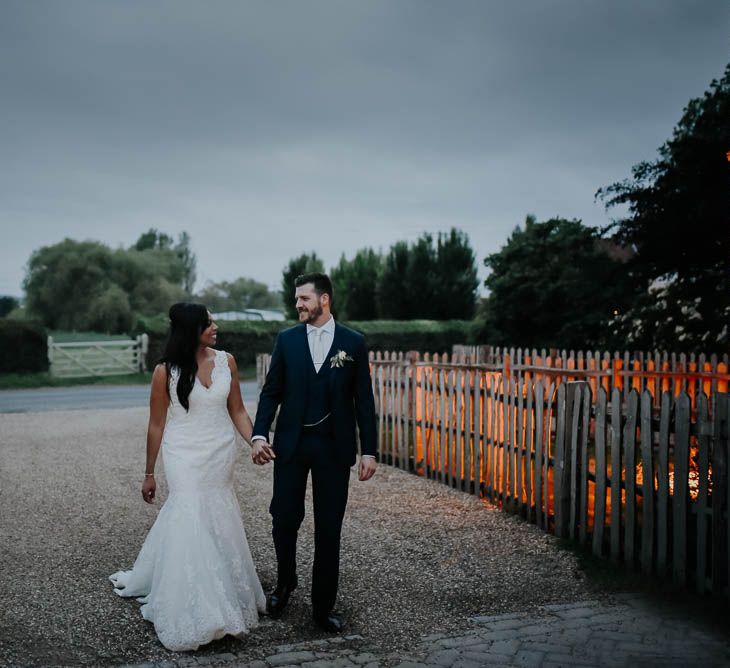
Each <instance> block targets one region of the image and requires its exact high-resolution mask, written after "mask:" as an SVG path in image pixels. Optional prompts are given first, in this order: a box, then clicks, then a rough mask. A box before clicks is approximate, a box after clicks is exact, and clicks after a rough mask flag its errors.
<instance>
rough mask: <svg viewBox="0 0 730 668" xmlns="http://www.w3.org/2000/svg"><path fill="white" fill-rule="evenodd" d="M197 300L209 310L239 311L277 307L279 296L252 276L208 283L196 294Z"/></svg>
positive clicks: (279, 300)
mask: <svg viewBox="0 0 730 668" xmlns="http://www.w3.org/2000/svg"><path fill="white" fill-rule="evenodd" d="M196 299H197V300H199V301H201V302H202V303H203V304H205V305H206V306H207V307H208V308H209V309H210V310H211V311H240V310H242V309H247V308H260V309H279V308H281V306H282V304H281V297H280V295H279V294H278V293H275V292H270V291H269V289H268V287H266V284H265V283H260V282H259V281H256V280H254V279H252V278H243V277H242V278H237V279H236V280H235V281H221V282H220V283H208V284H207V285H206V286H205V288H203V290H202V291H201V292H200V293H199V294H198V295H197V297H196Z"/></svg>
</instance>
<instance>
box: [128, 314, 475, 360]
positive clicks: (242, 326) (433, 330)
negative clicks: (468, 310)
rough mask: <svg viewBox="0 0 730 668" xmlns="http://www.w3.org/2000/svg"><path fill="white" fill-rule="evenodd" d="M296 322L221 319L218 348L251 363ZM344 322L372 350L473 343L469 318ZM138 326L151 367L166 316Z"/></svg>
mask: <svg viewBox="0 0 730 668" xmlns="http://www.w3.org/2000/svg"><path fill="white" fill-rule="evenodd" d="M294 324H295V323H294V322H292V321H288V322H280V321H266V322H257V321H250V320H241V321H235V322H228V321H222V322H219V323H218V326H219V328H220V329H219V330H218V347H219V348H220V349H222V350H225V351H227V352H229V353H231V354H232V355H233V356H234V357H235V358H236V362H237V364H238V365H239V366H250V365H252V364H254V363H255V362H256V355H258V354H259V353H270V352H271V351H272V350H273V348H274V340H275V339H276V335H277V334H278V333H279V332H280V331H281V330H282V329H286V328H287V327H291V326H293V325H294ZM344 324H345V325H347V326H348V327H351V328H352V329H354V330H356V331H358V332H361V333H362V334H364V335H365V340H366V342H367V345H368V348H369V349H370V350H389V351H393V350H395V351H401V350H402V351H404V352H406V351H409V350H417V351H419V352H421V353H424V352H429V353H443V352H449V353H450V352H451V346H453V345H454V344H470V343H474V324H473V323H472V322H471V321H466V320H446V321H439V320H403V321H401V320H368V321H357V322H355V321H353V322H345V323H344ZM137 326H138V327H139V328H140V330H139V331H140V332H142V331H146V332H147V334H149V337H150V339H149V352H148V354H147V364H148V368H149V369H152V368H153V367H154V365H155V364H157V362H158V361H159V359H160V357H162V353H163V350H164V348H165V341H166V340H167V324H166V319H165V318H154V319H153V318H148V319H145V320H140V321H139V322H138V325H137Z"/></svg>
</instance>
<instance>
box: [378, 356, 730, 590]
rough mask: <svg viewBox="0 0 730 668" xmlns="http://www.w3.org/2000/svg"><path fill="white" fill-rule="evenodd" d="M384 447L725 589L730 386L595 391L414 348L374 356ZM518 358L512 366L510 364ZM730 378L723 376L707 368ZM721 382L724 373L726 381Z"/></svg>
mask: <svg viewBox="0 0 730 668" xmlns="http://www.w3.org/2000/svg"><path fill="white" fill-rule="evenodd" d="M371 367H372V377H373V392H374V395H375V399H376V409H377V415H378V428H379V443H380V457H381V459H382V460H384V461H386V462H388V463H390V464H393V465H394V466H398V467H400V468H403V469H406V470H411V471H414V472H416V473H418V474H420V475H424V476H427V477H429V478H432V479H435V480H439V481H441V482H444V483H446V484H449V485H451V486H453V487H456V488H458V489H462V490H464V491H466V492H469V493H474V494H478V495H481V496H483V497H485V498H487V499H489V500H490V501H492V502H493V503H495V504H497V505H499V506H501V507H502V508H503V509H504V510H506V511H508V512H512V513H516V514H519V515H521V516H522V517H523V518H524V519H526V520H527V521H530V522H533V523H535V524H537V525H538V526H539V527H541V528H543V529H545V530H547V531H550V532H553V533H555V534H556V535H558V536H561V537H566V538H572V539H575V540H577V541H579V542H580V543H581V544H584V545H589V546H590V547H591V549H592V550H593V552H594V553H595V554H596V555H599V556H610V557H611V558H612V559H613V560H615V561H617V562H622V563H624V564H625V565H626V566H628V567H629V568H631V569H636V570H640V571H642V572H644V573H647V574H657V575H660V576H667V577H671V578H672V579H673V580H674V582H675V583H676V584H678V585H687V584H692V585H693V586H694V587H695V588H696V589H697V591H700V592H704V591H712V592H717V593H721V594H728V593H729V592H728V582H729V581H730V571H729V569H730V560H729V559H728V554H730V530H729V527H728V523H729V521H730V517H729V515H728V507H729V506H730V486H729V485H728V466H727V462H728V454H729V453H728V450H729V449H730V439H729V437H728V413H729V412H730V395H728V394H727V393H726V392H717V391H716V392H713V393H712V394H711V395H710V397H708V396H707V395H706V394H705V393H704V392H700V393H698V394H696V396H695V402H694V407H693V402H692V401H691V400H690V396H689V393H688V392H687V390H686V389H681V390H680V391H679V393H678V394H677V395H676V396H673V395H672V393H670V392H668V391H667V392H662V393H661V394H660V396H659V402H658V403H659V408H658V410H657V409H656V408H655V403H656V402H655V397H654V396H653V395H652V393H651V392H650V391H649V390H648V389H644V390H642V391H641V392H639V391H638V390H636V389H634V388H631V389H630V390H629V391H628V393H626V399H625V400H624V392H623V389H622V388H621V389H620V388H618V387H614V388H613V389H612V390H611V391H610V392H607V391H606V390H605V388H604V387H603V385H602V384H599V387H598V390H597V393H596V394H595V395H594V393H593V391H592V389H591V385H590V383H589V382H588V381H587V380H580V381H573V380H569V379H568V377H567V376H566V375H559V374H548V375H546V376H545V377H540V378H535V375H534V374H533V375H530V374H528V373H526V372H525V369H522V372H523V373H508V372H505V370H504V369H501V370H495V369H490V368H489V367H490V365H470V364H465V363H458V362H457V363H453V362H451V363H450V362H448V361H444V360H443V358H441V359H439V357H438V356H437V355H434V356H433V358H430V357H428V356H427V357H426V359H424V360H423V361H421V360H419V358H418V356H417V355H416V354H411V355H410V356H409V355H405V356H404V355H402V354H399V355H395V354H393V355H388V354H385V355H381V354H377V355H373V356H371ZM512 370H513V371H515V370H514V367H513V369H512ZM715 380H716V381H718V382H725V383H726V382H727V378H724V377H720V378H717V379H715ZM725 387H726V385H725Z"/></svg>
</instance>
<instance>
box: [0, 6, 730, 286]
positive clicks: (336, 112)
mask: <svg viewBox="0 0 730 668" xmlns="http://www.w3.org/2000/svg"><path fill="white" fill-rule="evenodd" d="M729 47H730V3H729V2H727V1H725V0H653V1H650V0H611V2H606V1H605V0H595V1H593V0H553V1H547V0H521V1H520V2H513V1H507V0H500V1H496V0H481V1H478V2H468V1H463V0H455V1H447V0H443V1H441V2H431V1H426V0H418V1H407V0H383V1H380V0H359V1H357V2H356V1H354V0H351V1H349V2H348V1H342V0H331V1H328V2H324V1H312V0H292V1H288V2H284V1H274V2H270V1H262V2H202V1H201V2H181V1H179V0H174V1H169V2H167V1H166V2H162V1H156V0H151V1H149V2H142V1H134V0H128V1H125V2H104V1H100V0H97V1H95V2H79V1H75V0H65V1H63V2H60V1H58V2H43V1H39V0H35V1H33V2H28V1H27V0H18V1H9V0H2V1H1V2H0V85H1V88H0V90H1V91H2V93H1V94H2V102H1V103H0V146H1V147H2V160H1V162H0V233H1V235H2V236H1V239H2V245H1V246H0V294H15V295H20V294H21V287H20V286H21V281H22V278H23V275H24V266H25V263H26V262H27V260H28V257H29V256H30V253H31V252H32V251H33V250H34V249H36V248H38V247H40V246H42V245H46V244H51V243H55V242H57V241H60V240H61V239H63V238H64V237H71V238H74V239H79V240H81V239H97V240H100V241H103V242H105V243H108V244H110V245H111V246H113V247H117V246H120V245H124V246H127V245H130V244H131V243H133V242H134V241H135V240H136V238H137V237H138V236H139V235H140V234H141V233H142V232H144V231H145V230H147V229H148V228H150V227H156V228H158V229H160V230H162V231H165V232H167V233H168V234H172V235H177V234H178V233H179V232H181V231H183V230H186V231H187V232H188V233H189V234H190V235H191V237H192V246H193V250H194V251H195V253H196V254H197V257H198V285H199V286H200V285H202V284H204V283H205V282H206V281H207V280H214V281H218V280H224V279H226V280H230V279H233V278H236V277H238V276H250V277H253V278H256V279H258V280H261V281H264V282H266V283H267V284H269V285H278V283H279V280H280V275H281V269H282V268H283V266H284V265H285V264H286V262H287V261H288V260H289V259H290V258H291V257H293V256H294V255H297V254H299V253H301V252H303V251H307V252H309V251H312V250H315V251H316V252H317V253H318V254H319V255H320V256H321V257H323V259H324V260H325V264H326V265H327V267H328V268H330V267H331V266H333V265H334V264H335V263H336V262H337V260H338V259H339V257H340V255H341V254H342V253H345V254H346V255H347V256H348V257H351V256H352V255H353V254H354V252H355V251H356V250H357V249H358V248H361V247H364V246H372V247H374V248H376V249H377V248H382V249H383V250H387V249H388V247H389V246H390V245H391V244H392V243H393V242H395V241H397V240H399V239H408V240H413V239H415V238H417V237H418V236H419V235H420V234H421V233H422V232H424V231H430V232H438V231H445V230H448V228H450V227H451V226H455V227H458V228H461V229H462V230H464V231H466V232H467V233H468V235H469V237H470V239H471V242H472V245H473V246H474V248H475V250H476V253H477V256H478V258H479V262H480V264H481V260H482V259H483V257H484V256H485V255H486V254H488V253H491V252H494V251H496V250H498V249H499V248H500V247H501V246H502V244H503V243H504V242H505V240H506V239H507V237H508V235H509V234H510V232H511V230H512V229H513V228H514V227H515V226H516V225H518V224H520V223H521V222H522V221H523V220H524V217H525V215H526V214H527V213H534V214H536V215H537V217H538V219H539V220H543V219H546V218H548V217H551V216H558V215H559V216H565V217H577V218H581V219H582V220H583V221H584V222H586V223H588V224H591V225H599V224H604V223H606V222H608V221H609V214H606V213H605V212H604V210H603V207H602V205H601V204H600V203H594V200H593V196H594V193H595V191H596V190H597V189H598V188H599V187H601V186H603V185H608V184H610V183H612V182H613V181H616V180H618V179H622V178H625V177H627V176H629V175H630V168H631V166H632V165H633V164H635V163H637V162H639V161H641V160H644V159H653V158H654V157H655V155H656V149H657V148H658V146H659V145H660V144H661V143H662V142H663V141H665V140H666V139H667V138H668V137H669V136H670V133H671V130H672V128H673V126H674V125H675V123H676V122H677V120H678V119H679V118H680V116H681V113H682V109H683V107H684V106H685V105H686V103H687V102H688V100H689V99H690V98H691V97H696V96H699V95H701V94H702V93H703V92H704V91H705V90H706V89H707V87H708V84H709V83H710V81H711V80H712V79H713V78H715V77H719V76H720V75H721V73H722V71H723V69H724V67H725V65H726V64H727V62H728V61H729V60H730V48H729ZM480 271H481V274H482V276H484V274H485V272H484V270H483V269H480Z"/></svg>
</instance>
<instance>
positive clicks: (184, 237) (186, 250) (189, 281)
mask: <svg viewBox="0 0 730 668" xmlns="http://www.w3.org/2000/svg"><path fill="white" fill-rule="evenodd" d="M174 250H175V254H176V255H177V256H178V258H180V264H181V265H182V270H183V280H182V288H183V290H185V292H187V293H188V294H192V293H193V288H194V287H195V278H196V267H197V259H196V257H195V253H193V251H192V250H191V248H190V235H189V234H188V233H187V232H182V233H181V234H180V237H179V238H178V242H177V244H176V245H175V249H174Z"/></svg>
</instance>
